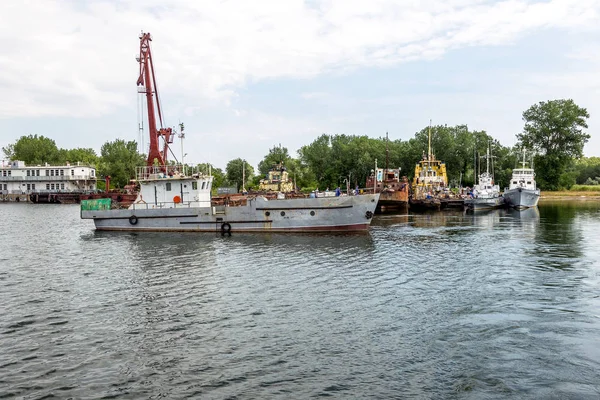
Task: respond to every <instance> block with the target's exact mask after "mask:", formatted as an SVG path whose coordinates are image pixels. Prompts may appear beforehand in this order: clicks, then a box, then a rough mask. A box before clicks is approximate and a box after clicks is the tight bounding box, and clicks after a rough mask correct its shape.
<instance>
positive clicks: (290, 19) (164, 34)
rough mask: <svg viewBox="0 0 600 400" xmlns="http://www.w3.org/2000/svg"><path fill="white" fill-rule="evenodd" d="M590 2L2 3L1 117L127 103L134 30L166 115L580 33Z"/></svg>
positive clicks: (91, 111)
mask: <svg viewBox="0 0 600 400" xmlns="http://www.w3.org/2000/svg"><path fill="white" fill-rule="evenodd" d="M599 9H600V6H599V1H597V0H581V1H577V2H575V1H570V0H550V1H538V2H531V1H527V0H507V1H499V2H489V1H483V0H472V1H469V0H447V1H439V0H431V1H417V0H412V1H402V2H398V1H395V0H373V1H369V2H366V1H363V0H324V1H322V2H311V3H310V4H309V3H307V2H304V1H301V0H287V1H280V0H272V1H255V2H248V1H221V2H215V1H212V0H206V1H196V0H161V1H158V0H149V1H143V2H142V1H133V0H121V1H93V0H92V1H88V2H76V1H67V0H64V1H59V0H45V1H38V2H35V7H33V6H32V5H31V3H28V2H22V1H18V0H12V1H11V0H6V1H3V2H0V42H2V43H3V48H2V52H1V53H0V70H1V71H2V74H1V75H0V91H1V93H2V96H1V97H0V118H11V117H44V116H70V117H88V116H98V115H107V114H110V113H111V112H113V111H114V110H115V109H117V108H120V107H124V106H130V107H133V104H134V103H135V90H136V89H135V81H136V79H137V66H136V61H135V55H136V53H137V52H138V45H139V42H138V40H137V35H138V33H139V32H140V31H141V30H142V29H145V30H148V31H150V32H151V33H152V34H153V37H154V43H153V52H154V54H155V57H156V58H155V62H156V69H157V76H158V80H159V89H160V90H162V91H164V92H165V93H167V94H172V95H173V96H177V97H178V100H177V104H176V105H175V107H176V110H174V107H173V106H174V105H173V104H171V105H170V106H169V109H170V110H173V111H172V112H176V113H183V112H184V110H186V109H187V111H188V112H191V110H193V109H197V108H200V109H201V108H203V107H206V106H207V105H209V104H214V103H215V102H216V103H219V102H220V103H221V104H228V102H231V101H232V99H235V96H236V95H237V93H238V91H239V90H240V89H241V88H243V87H245V85H247V84H248V82H255V81H262V80H267V79H276V78H307V77H313V76H316V75H318V74H322V73H333V74H335V73H342V72H344V71H348V70H352V69H354V68H360V67H368V66H390V65H394V64H397V63H400V62H406V61H412V60H417V59H431V58H437V57H440V56H441V55H443V54H444V53H445V52H447V51H448V50H449V49H456V48H461V47H466V46H480V45H497V44H504V43H510V42H511V41H513V40H515V39H516V38H518V37H519V35H522V34H524V33H527V32H530V31H532V30H536V29H543V28H552V27H554V28H568V29H571V30H581V29H589V28H590V27H593V26H594V24H595V23H597V21H598V18H599V12H598V11H599Z"/></svg>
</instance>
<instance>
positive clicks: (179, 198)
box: [173, 196, 181, 204]
mask: <svg viewBox="0 0 600 400" xmlns="http://www.w3.org/2000/svg"><path fill="white" fill-rule="evenodd" d="M173 203H175V204H179V203H181V197H179V196H175V197H173Z"/></svg>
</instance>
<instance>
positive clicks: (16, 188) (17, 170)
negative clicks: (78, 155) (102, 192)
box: [0, 161, 96, 194]
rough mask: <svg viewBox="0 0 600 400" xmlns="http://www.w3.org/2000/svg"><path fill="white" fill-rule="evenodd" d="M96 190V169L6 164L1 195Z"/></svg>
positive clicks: (0, 170)
mask: <svg viewBox="0 0 600 400" xmlns="http://www.w3.org/2000/svg"><path fill="white" fill-rule="evenodd" d="M92 190H96V169H95V168H94V167H92V166H90V165H87V164H84V163H80V162H78V163H76V164H70V163H66V165H59V166H56V165H49V164H47V163H46V165H35V166H31V165H25V163H24V162H23V161H8V162H5V161H2V164H0V194H32V193H84V192H89V191H92Z"/></svg>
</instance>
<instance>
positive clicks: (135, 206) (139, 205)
mask: <svg viewBox="0 0 600 400" xmlns="http://www.w3.org/2000/svg"><path fill="white" fill-rule="evenodd" d="M192 203H197V201H182V202H179V203H175V202H173V201H163V202H158V203H154V202H151V203H145V202H135V203H132V204H131V209H132V210H151V209H155V210H156V209H164V208H191V207H192Z"/></svg>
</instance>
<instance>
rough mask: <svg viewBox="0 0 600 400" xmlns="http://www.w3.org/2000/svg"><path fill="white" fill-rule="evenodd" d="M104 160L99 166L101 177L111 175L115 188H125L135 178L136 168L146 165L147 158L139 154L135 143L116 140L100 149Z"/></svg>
mask: <svg viewBox="0 0 600 400" xmlns="http://www.w3.org/2000/svg"><path fill="white" fill-rule="evenodd" d="M100 153H101V155H102V159H101V161H100V165H99V166H98V172H99V174H100V176H101V177H105V176H107V175H109V176H110V177H111V182H112V183H113V184H114V186H115V187H124V186H125V185H127V183H129V180H130V179H133V178H135V169H136V167H140V166H144V165H146V156H145V155H143V154H140V153H138V151H137V143H136V142H135V141H130V142H126V141H124V140H122V139H116V140H115V141H113V142H106V143H104V144H103V145H102V148H101V149H100Z"/></svg>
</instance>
